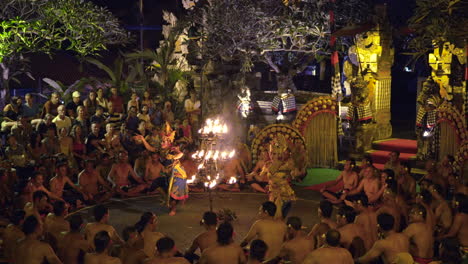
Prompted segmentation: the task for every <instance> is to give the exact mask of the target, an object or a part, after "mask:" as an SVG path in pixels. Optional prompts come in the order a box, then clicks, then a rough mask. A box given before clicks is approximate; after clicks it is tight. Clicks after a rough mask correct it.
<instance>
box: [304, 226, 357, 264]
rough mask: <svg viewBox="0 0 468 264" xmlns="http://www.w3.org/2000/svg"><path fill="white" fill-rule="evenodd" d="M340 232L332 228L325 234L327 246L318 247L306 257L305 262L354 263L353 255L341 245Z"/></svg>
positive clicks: (324, 263) (311, 263)
mask: <svg viewBox="0 0 468 264" xmlns="http://www.w3.org/2000/svg"><path fill="white" fill-rule="evenodd" d="M340 240H341V239H340V232H338V231H336V230H334V229H331V230H329V231H328V232H327V234H326V236H325V243H326V246H324V247H321V248H318V249H316V250H314V251H312V252H311V253H309V255H307V257H306V258H305V260H304V262H302V263H303V264H330V263H340V264H353V263H354V262H353V257H352V256H351V253H349V251H348V250H347V249H344V248H342V247H340Z"/></svg>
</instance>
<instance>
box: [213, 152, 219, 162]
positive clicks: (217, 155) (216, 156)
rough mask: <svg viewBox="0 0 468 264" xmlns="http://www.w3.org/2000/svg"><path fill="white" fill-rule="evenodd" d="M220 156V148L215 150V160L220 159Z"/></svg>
mask: <svg viewBox="0 0 468 264" xmlns="http://www.w3.org/2000/svg"><path fill="white" fill-rule="evenodd" d="M218 158H219V150H217V151H215V153H214V155H213V159H214V160H218Z"/></svg>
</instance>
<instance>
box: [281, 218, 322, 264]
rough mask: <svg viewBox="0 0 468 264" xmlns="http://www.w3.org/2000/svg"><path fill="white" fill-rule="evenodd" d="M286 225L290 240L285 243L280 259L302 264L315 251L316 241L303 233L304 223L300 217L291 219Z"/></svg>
mask: <svg viewBox="0 0 468 264" xmlns="http://www.w3.org/2000/svg"><path fill="white" fill-rule="evenodd" d="M286 225H287V226H288V233H287V237H288V238H287V239H288V240H287V241H286V242H284V243H283V245H282V247H281V251H280V254H279V256H278V257H279V258H282V259H284V260H289V261H290V263H291V264H301V263H302V262H303V261H304V259H305V258H306V256H307V255H308V254H309V253H310V252H311V251H312V250H314V241H313V240H312V239H310V238H309V237H308V236H307V234H306V233H305V232H304V231H302V221H301V219H300V218H299V217H296V216H292V217H289V218H288V220H287V221H286Z"/></svg>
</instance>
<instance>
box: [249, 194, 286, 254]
mask: <svg viewBox="0 0 468 264" xmlns="http://www.w3.org/2000/svg"><path fill="white" fill-rule="evenodd" d="M275 213H276V205H275V204H274V203H273V202H270V201H268V202H264V203H263V204H262V206H261V207H260V208H259V218H260V219H259V220H257V221H256V222H255V223H254V224H253V225H252V226H251V227H250V230H249V232H248V233H247V235H246V236H245V238H244V240H243V242H242V243H241V247H245V246H246V245H247V244H248V243H249V242H250V241H252V240H253V239H254V238H258V239H261V240H263V241H264V242H265V243H266V244H267V245H268V253H267V256H266V257H265V259H266V260H270V259H272V258H275V257H277V256H278V255H279V253H280V250H281V246H282V245H283V241H284V239H285V238H286V232H287V227H286V225H285V224H284V222H283V221H281V220H278V219H275Z"/></svg>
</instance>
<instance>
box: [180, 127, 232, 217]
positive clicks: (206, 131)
mask: <svg viewBox="0 0 468 264" xmlns="http://www.w3.org/2000/svg"><path fill="white" fill-rule="evenodd" d="M227 132H228V128H227V125H226V124H224V123H222V121H220V120H219V119H216V120H214V121H213V120H211V119H207V120H206V124H205V126H204V127H203V128H201V129H200V130H199V131H198V133H199V134H200V136H199V140H200V149H199V150H198V151H197V152H195V153H194V154H193V155H192V158H193V160H194V161H195V162H196V163H198V173H197V175H193V176H192V178H191V179H189V180H188V183H194V182H195V181H197V182H202V183H203V186H204V188H205V190H206V191H207V192H208V199H209V203H210V211H213V194H212V192H213V188H215V187H216V185H218V183H219V182H218V181H219V180H220V168H219V166H218V162H219V161H225V160H228V159H231V158H232V157H234V154H235V151H234V150H227V149H226V146H225V145H227V144H226V137H225V136H226V135H227Z"/></svg>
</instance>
